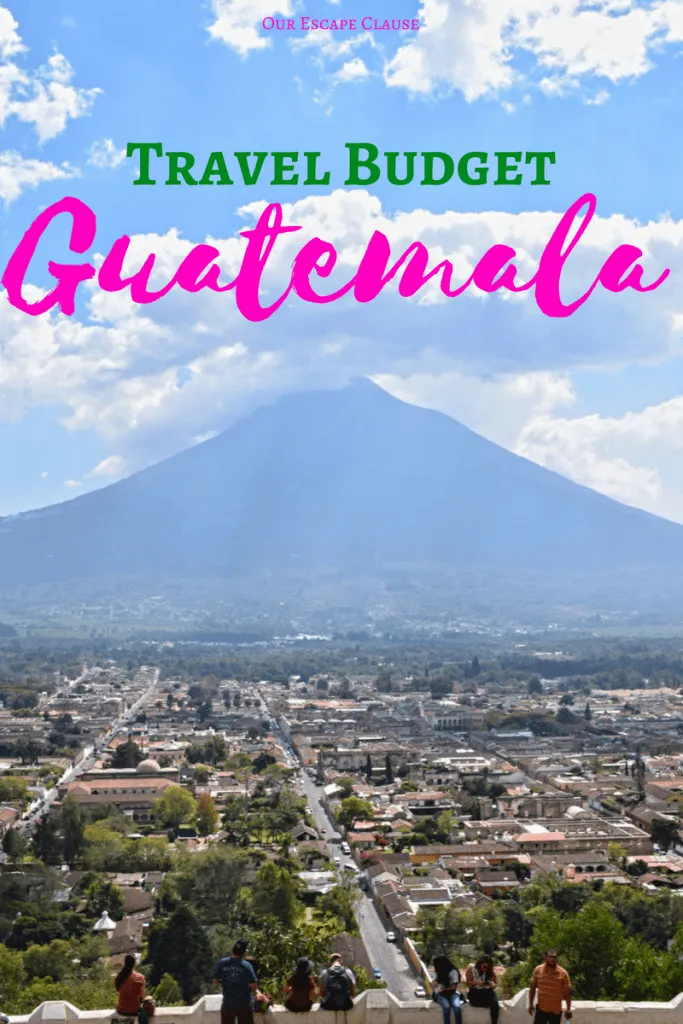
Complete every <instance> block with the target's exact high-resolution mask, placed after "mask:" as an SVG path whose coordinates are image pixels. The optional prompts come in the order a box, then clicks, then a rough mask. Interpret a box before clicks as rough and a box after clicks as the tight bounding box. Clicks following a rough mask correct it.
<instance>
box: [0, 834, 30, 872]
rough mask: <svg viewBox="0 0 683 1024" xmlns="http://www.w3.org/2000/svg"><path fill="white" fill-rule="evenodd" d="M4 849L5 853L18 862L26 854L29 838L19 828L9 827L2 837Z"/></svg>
mask: <svg viewBox="0 0 683 1024" xmlns="http://www.w3.org/2000/svg"><path fill="white" fill-rule="evenodd" d="M2 849H3V853H6V854H7V856H8V857H9V859H10V860H11V861H12V862H13V863H14V864H16V863H17V861H19V860H21V858H22V857H23V856H25V854H26V851H27V850H28V840H27V839H26V837H25V836H24V835H22V833H21V832H20V831H19V829H16V828H8V829H7V831H6V832H5V834H4V836H3V837H2Z"/></svg>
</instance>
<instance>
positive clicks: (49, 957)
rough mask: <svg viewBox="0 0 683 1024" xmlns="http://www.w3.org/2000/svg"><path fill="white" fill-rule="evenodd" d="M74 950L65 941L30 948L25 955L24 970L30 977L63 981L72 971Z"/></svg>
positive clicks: (57, 940)
mask: <svg viewBox="0 0 683 1024" xmlns="http://www.w3.org/2000/svg"><path fill="white" fill-rule="evenodd" d="M72 959H73V948H72V946H71V943H69V942H66V941H65V940H64V939H53V940H52V942H50V943H49V945H46V946H29V948H28V949H27V950H26V952H25V953H24V969H25V971H26V973H27V975H28V977H29V981H31V980H32V979H33V978H52V980H53V981H63V980H64V978H66V977H67V976H68V975H69V974H70V972H71V970H72V966H73V965H72V962H71V961H72Z"/></svg>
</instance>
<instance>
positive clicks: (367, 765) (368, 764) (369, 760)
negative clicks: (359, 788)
mask: <svg viewBox="0 0 683 1024" xmlns="http://www.w3.org/2000/svg"><path fill="white" fill-rule="evenodd" d="M365 778H366V779H367V780H368V782H372V758H371V757H370V755H369V754H368V756H367V758H366V761H365Z"/></svg>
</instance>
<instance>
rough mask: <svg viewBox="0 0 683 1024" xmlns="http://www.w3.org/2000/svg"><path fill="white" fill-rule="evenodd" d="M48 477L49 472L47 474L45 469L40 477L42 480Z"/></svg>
mask: <svg viewBox="0 0 683 1024" xmlns="http://www.w3.org/2000/svg"><path fill="white" fill-rule="evenodd" d="M47 477H48V474H47V472H45V471H43V472H42V473H41V474H40V479H41V480H46V479H47Z"/></svg>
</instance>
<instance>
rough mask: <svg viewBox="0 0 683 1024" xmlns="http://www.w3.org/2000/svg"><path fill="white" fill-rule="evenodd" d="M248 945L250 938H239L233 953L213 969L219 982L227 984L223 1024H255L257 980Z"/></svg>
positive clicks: (222, 1007)
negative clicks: (254, 1004)
mask: <svg viewBox="0 0 683 1024" xmlns="http://www.w3.org/2000/svg"><path fill="white" fill-rule="evenodd" d="M248 945H249V943H248V942H247V940H246V939H239V940H238V941H237V942H236V943H235V945H234V946H233V947H232V956H225V957H223V959H222V960H219V961H218V963H217V964H216V970H215V971H214V972H213V978H214V981H215V983H216V984H217V985H221V986H222V987H223V1004H222V1006H221V1024H235V1021H237V1024H254V1013H253V998H254V996H253V994H254V992H255V991H256V982H257V979H256V974H255V973H254V968H253V967H252V966H251V964H250V963H249V962H248V961H247V960H245V959H244V954H245V953H246V952H247V947H248Z"/></svg>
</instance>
